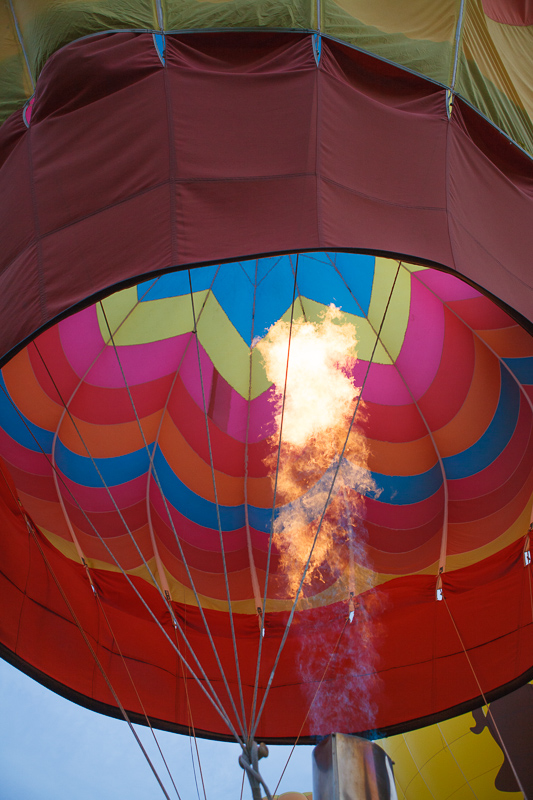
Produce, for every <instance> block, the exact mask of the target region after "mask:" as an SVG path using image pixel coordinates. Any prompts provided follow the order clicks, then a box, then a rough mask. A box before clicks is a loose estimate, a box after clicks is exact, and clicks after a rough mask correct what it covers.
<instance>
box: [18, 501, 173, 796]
mask: <svg viewBox="0 0 533 800" xmlns="http://www.w3.org/2000/svg"><path fill="white" fill-rule="evenodd" d="M24 516H25V519H26V525H27V528H28V532H29V533H30V534H31V535H32V537H33V539H34V541H35V544H36V545H37V548H38V549H39V552H40V553H41V556H42V558H43V561H44V563H45V565H46V567H47V569H48V571H49V572H50V575H51V576H52V579H53V581H54V583H55V585H56V587H57V589H58V591H59V593H60V594H61V597H62V598H63V600H64V602H65V605H66V606H67V608H68V610H69V613H70V614H71V616H72V619H73V620H74V622H75V624H76V626H77V628H78V630H79V632H80V633H81V635H82V637H83V640H84V642H85V644H86V645H87V647H88V648H89V651H90V653H91V655H92V657H93V659H94V661H95V663H96V666H97V667H98V669H99V670H100V673H101V674H102V677H103V679H104V681H105V682H106V685H107V688H108V689H109V691H110V692H111V694H112V695H113V698H114V700H115V703H116V704H117V707H118V708H119V709H120V713H121V714H122V716H123V717H124V720H125V721H126V722H127V723H128V727H129V729H130V731H131V732H132V734H133V736H134V738H135V741H136V742H137V744H138V745H139V747H140V749H141V751H142V753H143V755H144V757H145V758H146V761H147V762H148V765H149V766H150V769H151V770H152V772H153V774H154V777H155V779H156V780H157V782H158V784H159V786H160V788H161V790H162V792H163V794H164V795H165V797H166V798H167V800H170V797H169V795H168V792H167V790H166V789H165V787H164V785H163V782H162V781H161V778H160V777H159V775H158V772H157V770H156V768H155V766H154V765H153V763H152V761H151V759H150V756H149V755H148V753H147V752H146V750H145V748H144V745H143V743H142V742H141V740H140V738H139V736H138V734H137V731H136V730H135V728H134V727H133V725H132V722H131V720H130V718H129V716H128V714H127V712H126V709H125V708H124V706H123V705H122V703H121V701H120V699H119V697H118V695H117V693H116V691H115V689H114V687H113V685H112V683H111V681H110V679H109V677H108V676H107V673H106V671H105V669H104V667H103V666H102V664H101V662H100V659H99V658H98V655H97V654H96V652H95V650H94V648H93V646H92V644H91V642H90V641H89V638H88V636H87V634H86V633H85V631H84V630H83V627H82V626H81V624H80V622H79V620H78V617H77V615H76V612H75V611H74V609H73V607H72V605H71V604H70V601H69V599H68V597H67V595H66V594H65V592H64V590H63V587H62V586H61V583H60V581H59V579H58V578H57V576H56V574H55V572H54V570H53V568H52V566H51V564H50V563H49V561H48V559H47V558H46V554H45V552H44V550H43V549H42V547H41V543H40V542H39V539H38V538H37V535H36V531H35V529H34V526H33V524H32V523H31V521H30V519H29V517H28V516H27V515H26V514H24Z"/></svg>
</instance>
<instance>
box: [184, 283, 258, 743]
mask: <svg viewBox="0 0 533 800" xmlns="http://www.w3.org/2000/svg"><path fill="white" fill-rule="evenodd" d="M188 273H189V289H190V295H191V308H192V315H193V324H194V336H195V340H196V353H197V357H198V370H199V374H200V386H201V390H202V402H203V406H204V419H205V429H206V435H207V446H208V449H209V461H210V465H211V477H212V481H213V492H214V496H215V506H216V516H217V525H218V534H219V539H220V549H221V554H222V565H223V568H224V584H225V587H226V597H227V600H228V613H229V620H230V629H231V639H232V643H233V655H234V658H235V670H236V673H237V682H238V686H239V696H240V701H241V710H242V720H240V718H239V716H238V715H237V719H238V720H239V722H240V724H241V730H242V734H243V738H244V739H248V726H247V723H246V712H245V709H244V696H243V691H242V681H241V671H240V667H239V653H238V650H237V639H236V637H235V626H234V623H233V611H232V608H231V597H230V590H229V579H228V570H227V566H226V551H225V548H224V537H223V536H222V522H221V519H220V504H219V500H218V492H217V482H216V476H215V464H214V460H213V449H212V446H211V434H210V431H209V419H208V416H207V404H206V399H205V387H204V379H203V373H202V362H201V358H200V342H199V340H198V328H197V322H196V311H195V308H194V293H193V289H192V277H191V270H190V269H189V270H188Z"/></svg>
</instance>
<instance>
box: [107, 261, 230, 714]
mask: <svg viewBox="0 0 533 800" xmlns="http://www.w3.org/2000/svg"><path fill="white" fill-rule="evenodd" d="M217 275H218V269H217V271H216V273H215V277H214V278H213V281H212V283H211V287H210V289H209V293H210V292H211V289H212V286H213V283H214V281H215V278H216V276H217ZM209 293H208V296H209ZM206 302H207V297H206V299H205V300H204V304H203V306H202V309H201V311H200V315H201V312H203V310H204V308H205V303H206ZM100 306H101V308H102V314H103V316H104V319H105V322H106V325H107V329H108V331H109V335H110V341H111V343H112V346H113V350H114V353H115V357H116V359H117V363H118V365H119V369H120V372H121V375H122V379H123V381H124V385H125V387H126V390H127V392H128V397H129V399H130V403H131V406H132V409H133V412H134V414H135V419H136V421H137V425H138V427H139V430H140V433H141V436H142V440H143V443H144V447H145V449H146V452H147V453H148V457H149V459H150V467H149V470H148V481H147V492H148V486H149V481H150V475H151V474H152V472H153V475H154V479H155V481H156V484H157V487H158V489H159V492H160V494H161V497H162V499H163V503H164V506H165V510H166V512H167V515H168V519H169V521H170V525H171V528H172V531H173V533H174V538H175V539H176V542H177V545H178V548H179V551H180V555H181V558H182V560H183V564H184V566H185V570H186V572H187V576H188V578H189V581H190V583H191V589H192V591H193V593H194V596H195V599H196V602H197V605H198V608H199V611H200V615H201V617H202V621H203V623H204V627H205V629H206V632H207V635H208V638H209V642H210V644H211V648H212V650H213V654H214V656H215V659H216V662H217V665H218V668H219V671H220V674H221V676H222V681H223V683H224V686H225V688H226V691H227V694H228V697H229V700H230V703H231V706H232V708H233V712H234V714H235V716H236V718H237V719H238V720H239V715H238V713H237V709H236V707H235V703H234V701H233V696H232V694H231V691H230V688H229V685H228V682H227V679H226V675H225V673H224V670H223V667H222V664H221V662H220V658H219V655H218V650H217V648H216V645H215V643H214V640H213V637H212V634H211V630H210V628H209V625H208V623H207V619H206V617H205V614H204V611H203V608H202V604H201V602H200V598H199V597H198V593H197V591H196V587H195V584H194V581H193V578H192V575H191V572H190V569H189V565H188V563H187V559H186V558H185V553H184V551H183V548H182V546H181V541H180V539H179V536H178V533H177V531H176V527H175V525H174V520H173V519H172V514H171V513H170V509H169V507H168V502H167V498H166V496H165V493H164V491H163V488H162V486H161V481H160V479H159V475H158V473H157V470H156V469H155V466H154V457H155V447H156V445H155V443H154V447H153V451H152V452H150V448H149V446H148V443H147V441H146V437H145V435H144V431H143V429H142V425H141V421H140V419H139V415H138V413H137V409H136V406H135V402H134V400H133V396H132V394H131V390H130V387H129V385H128V381H127V378H126V375H125V372H124V368H123V365H122V362H121V360H120V356H119V354H118V349H117V347H116V344H115V341H114V338H113V334H112V333H111V329H110V326H109V322H108V319H107V315H106V313H105V309H104V307H103V304H102V303H100ZM200 315H199V317H200ZM193 319H194V316H193ZM195 327H196V324H195ZM188 346H189V343H187V347H186V351H187V349H188ZM186 351H185V352H186ZM184 358H185V353H184V354H183V356H182V358H181V360H180V363H179V365H178V370H177V371H176V374H175V376H174V379H173V382H172V387H171V389H170V392H172V388H173V387H174V385H175V382H176V380H177V377H178V372H179V369H180V368H181V365H182V363H183V359H184ZM169 400H170V394H169V397H168V398H167V403H166V406H165V408H166V407H168V402H169ZM160 431H161V425H160V427H159V429H158V436H159V433H160ZM147 506H148V507H149V504H148V499H147ZM148 516H149V519H150V527H151V515H150V513H149V512H148ZM152 543H153V546H154V548H155V547H156V545H155V538H152ZM161 575H162V576H164V572H163V567H162V565H161ZM165 582H166V578H165ZM168 595H169V597H168V599H169V600H170V591H169V592H168ZM171 615H172V619H173V621H174V623H175V622H176V620H175V616H174V613H173V610H172V609H171ZM239 721H240V720H239Z"/></svg>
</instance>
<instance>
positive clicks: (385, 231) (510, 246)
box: [0, 33, 533, 355]
mask: <svg viewBox="0 0 533 800" xmlns="http://www.w3.org/2000/svg"><path fill="white" fill-rule="evenodd" d="M532 178H533V173H532V168H531V162H530V161H529V159H527V158H526V157H525V156H523V155H522V154H521V153H520V152H519V151H518V150H517V149H516V148H513V146H512V145H511V144H509V143H508V142H507V141H506V140H505V139H504V138H503V137H501V136H500V135H499V134H498V133H497V132H495V131H494V130H493V129H492V128H491V127H490V126H489V125H488V123H486V122H485V121H484V120H482V119H481V118H480V117H479V116H478V115H476V114H475V113H474V112H472V111H470V110H469V109H468V108H466V107H465V106H464V105H462V104H461V103H460V102H459V101H456V103H455V107H454V113H453V116H452V119H451V120H449V119H448V117H447V115H446V97H445V92H444V90H442V89H441V88H440V87H438V86H436V85H434V84H431V83H429V82H428V81H425V80H423V79H422V78H420V77H417V76H414V75H410V74H409V73H406V72H402V71H401V70H399V69H397V68H395V67H392V66H390V65H385V64H382V63H381V62H379V61H378V60H376V59H373V58H371V57H370V56H368V55H364V54H361V53H358V52H356V51H354V50H350V49H349V48H346V47H343V46H341V45H338V44H336V43H333V42H328V41H327V40H324V42H323V49H322V58H321V61H320V65H319V66H318V67H317V65H316V63H315V60H314V56H313V50H312V46H311V39H310V37H308V36H305V35H304V36H302V35H293V34H265V35H259V34H257V35H250V34H246V35H245V34H225V35H222V34H221V35H218V34H204V35H202V36H200V35H194V36H187V37H185V36H183V37H181V38H180V37H179V36H175V37H167V48H166V66H165V67H163V65H162V64H161V62H160V60H159V57H158V55H157V52H156V50H155V47H154V45H153V41H152V37H151V36H150V35H149V34H131V33H120V34H108V35H105V36H101V37H95V38H91V39H87V40H83V41H79V42H76V43H74V44H72V45H70V46H69V47H67V48H63V49H62V50H61V51H59V52H58V53H57V54H56V55H54V56H53V57H52V58H51V59H50V61H49V62H48V64H47V65H46V67H45V69H44V70H43V73H42V75H41V77H40V79H39V84H38V87H37V93H36V98H35V103H34V107H33V113H32V119H31V127H30V128H29V129H28V130H27V129H26V128H25V126H24V124H23V122H22V115H21V114H20V113H17V114H15V115H14V116H13V117H12V118H11V119H10V120H9V121H8V122H7V123H6V124H5V125H4V126H3V128H2V130H1V131H0V185H1V186H2V187H3V188H2V192H1V193H0V219H1V220H2V232H3V235H2V241H3V247H2V251H1V254H0V319H1V320H2V325H1V327H0V353H1V354H2V355H5V354H6V353H8V352H9V351H10V350H11V349H12V348H15V347H17V345H18V344H19V343H20V342H21V341H22V340H24V339H26V338H27V337H28V336H31V335H32V334H34V333H35V332H36V331H37V330H39V329H40V328H41V327H42V326H45V325H47V324H49V323H50V321H51V320H53V319H54V318H57V317H58V316H59V315H61V314H63V313H65V312H66V311H68V310H69V309H73V308H74V307H75V306H77V305H79V304H82V303H83V302H85V301H86V300H87V298H88V297H90V296H95V295H97V294H98V293H101V292H106V291H109V290H110V289H111V288H112V287H113V286H116V285H118V284H121V283H124V282H128V281H132V280H134V279H136V278H139V277H140V276H146V275H148V274H150V273H154V272H157V271H160V270H165V269H169V268H172V267H175V266H183V265H189V264H197V263H205V262H211V261H219V260H224V259H234V258H242V257H246V256H254V255H260V254H266V253H272V252H291V251H297V250H304V249H313V248H318V249H320V248H331V249H335V248H338V249H343V248H344V249H355V250H368V251H374V252H381V253H391V254H397V255H403V256H405V257H408V258H411V259H413V260H418V261H423V262H427V263H434V264H440V265H442V266H444V267H446V268H449V269H452V270H454V269H456V270H457V271H458V272H459V273H460V274H462V275H465V276H466V277H467V278H468V279H469V280H471V281H473V282H475V283H476V284H478V285H479V286H480V287H482V288H483V289H485V290H487V291H489V292H491V293H492V294H494V295H495V296H496V297H497V298H499V299H500V300H501V301H503V302H504V303H507V304H508V305H509V306H511V308H512V309H515V310H516V311H518V312H519V313H520V314H522V315H524V316H525V317H528V318H531V316H533V311H532V309H533V300H532V292H531V277H530V270H529V268H528V263H529V260H528V254H529V253H530V252H531V251H532V247H531V244H532V242H531V238H532V232H531V231H532V228H531V225H530V219H531V214H532V209H533V204H532V197H531V192H532Z"/></svg>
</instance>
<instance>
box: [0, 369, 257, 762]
mask: <svg viewBox="0 0 533 800" xmlns="http://www.w3.org/2000/svg"><path fill="white" fill-rule="evenodd" d="M0 388H1V389H2V391H3V392H4V394H5V396H6V397H7V399H8V400H9V402H10V403H11V404H12V406H13V408H14V410H15V412H16V413H17V414H18V415H19V417H20V419H21V421H22V423H23V424H24V426H25V427H26V429H27V431H28V433H29V434H30V436H31V437H32V438H33V440H34V441H35V443H36V444H37V446H38V448H39V450H40V451H41V453H42V454H43V456H44V457H45V458H46V460H47V461H48V464H49V466H50V468H51V469H52V470H55V471H57V470H56V467H55V466H54V465H53V464H52V463H51V462H50V459H49V457H48V454H47V453H46V452H45V451H44V449H43V448H42V446H41V444H40V442H39V441H38V439H37V438H36V437H35V435H34V433H33V431H32V430H31V428H30V427H29V425H28V424H27V422H26V420H25V419H24V417H23V415H22V414H21V412H20V411H19V409H18V408H17V407H16V405H15V404H14V403H13V400H12V399H11V397H10V395H9V393H8V392H7V391H6V390H5V389H4V387H3V386H1V385H0ZM82 441H83V440H82ZM60 480H61V482H62V484H63V486H64V487H65V490H66V491H67V492H68V494H69V495H70V496H71V497H72V500H73V502H74V503H75V505H76V506H77V508H78V509H79V511H80V512H81V513H82V515H83V517H84V518H85V521H86V522H87V524H88V525H89V526H90V528H91V529H92V530H93V531H94V533H95V534H96V536H97V538H98V540H99V541H100V543H101V544H102V546H103V547H104V548H105V549H106V551H107V553H108V554H109V556H110V557H111V559H112V560H113V562H114V564H115V565H116V567H117V568H118V569H119V571H120V572H121V573H122V575H123V576H124V578H125V579H126V581H127V582H128V584H129V585H130V587H131V588H132V590H133V591H134V593H135V594H136V595H137V597H138V598H139V600H140V601H141V603H142V605H143V606H144V607H145V609H146V610H147V611H148V613H149V614H150V616H151V617H152V619H153V620H154V622H155V623H156V625H157V626H158V628H159V629H160V630H161V632H162V633H163V635H164V636H165V638H166V639H167V640H168V642H169V643H170V645H171V647H172V648H173V649H174V650H176V652H177V655H178V657H179V658H180V659H182V660H183V663H184V664H185V666H186V667H187V669H188V670H189V672H190V673H191V675H192V676H193V678H194V679H195V680H196V682H197V683H198V685H199V686H200V688H201V690H202V691H203V692H204V694H205V695H206V697H207V699H208V700H209V702H210V703H211V704H212V705H213V707H214V708H215V709H216V711H217V713H218V714H219V715H220V716H221V717H222V719H223V720H224V722H225V724H226V725H227V726H228V728H229V730H230V731H231V733H232V734H233V736H234V737H235V739H236V741H237V743H238V744H240V745H241V747H243V743H242V741H241V738H240V736H239V735H238V733H237V732H236V731H235V728H234V726H233V724H232V722H231V720H230V718H229V717H228V715H227V713H226V711H225V709H224V707H223V706H222V705H221V703H220V700H219V698H218V696H217V694H216V692H215V691H214V689H213V687H212V685H211V682H210V681H209V678H208V677H207V675H206V674H205V671H204V670H203V668H202V665H201V664H200V662H199V660H198V658H197V656H196V654H195V653H194V650H193V649H192V647H191V645H190V643H189V642H188V640H187V638H186V636H184V634H183V632H182V631H181V627H180V626H179V623H177V625H178V630H179V631H180V633H181V634H182V636H183V639H184V641H185V642H186V644H187V646H188V648H189V650H190V652H191V655H192V656H193V658H194V660H195V662H196V664H197V666H198V667H199V669H200V672H201V674H202V676H203V677H204V680H205V682H206V684H207V686H208V687H209V690H210V692H211V694H209V692H208V691H207V689H206V688H205V686H204V685H203V684H202V682H201V681H200V679H199V678H198V676H197V675H196V673H195V672H194V670H193V669H192V667H191V666H190V664H189V663H188V662H187V660H186V659H185V657H184V656H183V655H182V654H181V653H180V652H179V650H177V648H176V646H175V645H174V643H173V641H172V639H171V638H170V636H169V635H168V633H167V632H166V630H165V629H164V628H163V626H162V625H161V623H160V622H159V620H158V619H157V617H156V616H155V614H154V612H153V611H152V609H151V608H150V606H149V605H148V603H147V602H146V600H145V599H144V597H143V596H142V594H141V593H140V592H139V590H138V589H137V587H136V586H135V584H134V583H133V581H132V580H131V578H130V576H129V575H128V574H127V572H126V571H125V570H124V568H123V567H122V565H121V564H120V562H119V561H118V560H117V558H116V557H115V555H114V553H113V552H112V551H111V549H110V548H109V546H108V544H107V542H106V541H105V539H103V538H102V536H101V535H100V533H99V532H98V530H97V528H96V527H95V526H94V524H93V523H92V521H91V520H90V519H89V517H88V516H87V514H86V512H85V511H84V509H83V508H82V507H81V506H80V504H79V503H78V501H77V500H76V498H75V497H74V495H73V494H72V492H71V490H70V488H69V487H68V486H67V485H66V484H65V482H64V480H63V478H62V477H61V476H60ZM104 486H106V484H105V482H104ZM106 488H107V486H106ZM108 491H109V489H108ZM130 535H131V533H130ZM156 588H157V589H158V590H159V587H158V585H157V584H156ZM163 600H165V598H163ZM165 606H166V602H165Z"/></svg>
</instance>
